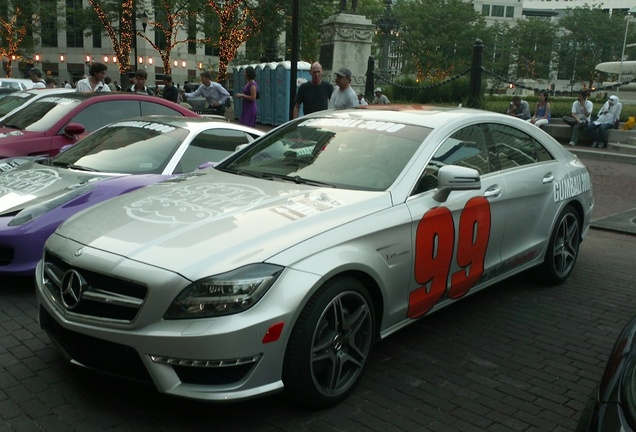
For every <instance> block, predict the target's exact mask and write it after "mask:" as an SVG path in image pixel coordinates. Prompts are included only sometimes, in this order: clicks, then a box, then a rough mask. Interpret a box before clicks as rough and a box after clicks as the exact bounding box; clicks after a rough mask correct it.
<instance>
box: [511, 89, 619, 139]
mask: <svg viewBox="0 0 636 432" xmlns="http://www.w3.org/2000/svg"><path fill="white" fill-rule="evenodd" d="M593 109H594V105H593V103H592V101H590V100H588V94H587V91H581V92H580V93H579V95H578V97H577V99H576V101H574V103H572V110H571V113H570V115H566V116H563V122H564V123H565V124H567V125H569V126H571V127H572V136H571V138H570V141H569V142H568V145H570V146H576V145H577V144H578V141H579V136H580V133H581V131H582V130H587V132H588V134H589V135H590V137H591V138H592V140H593V142H592V147H596V148H605V147H607V139H608V130H609V129H613V128H616V127H617V123H618V121H619V119H620V115H621V109H622V105H621V103H620V102H619V100H618V96H615V95H612V96H610V97H609V98H608V100H607V101H606V102H605V103H604V104H603V106H602V107H601V109H600V110H599V112H598V116H597V118H596V120H594V121H592V110H593ZM507 114H508V115H511V116H514V117H517V118H520V119H521V120H526V121H528V122H530V123H532V124H534V125H535V126H543V125H546V124H548V123H549V121H550V117H551V112H550V103H549V102H548V93H547V92H541V93H539V101H538V102H537V105H536V108H535V111H534V116H532V117H530V106H529V105H528V102H526V101H525V100H522V99H521V97H519V96H513V97H512V102H510V107H509V108H508V111H507Z"/></svg>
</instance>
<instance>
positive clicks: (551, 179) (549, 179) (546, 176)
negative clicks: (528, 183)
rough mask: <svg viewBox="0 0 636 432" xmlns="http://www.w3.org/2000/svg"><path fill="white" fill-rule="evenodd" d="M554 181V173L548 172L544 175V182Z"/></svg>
mask: <svg viewBox="0 0 636 432" xmlns="http://www.w3.org/2000/svg"><path fill="white" fill-rule="evenodd" d="M553 181H554V174H552V173H548V174H546V175H545V177H543V184H547V183H552V182H553Z"/></svg>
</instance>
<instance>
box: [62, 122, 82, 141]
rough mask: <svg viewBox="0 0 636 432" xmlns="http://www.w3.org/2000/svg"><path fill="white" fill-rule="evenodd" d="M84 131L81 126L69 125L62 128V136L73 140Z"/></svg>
mask: <svg viewBox="0 0 636 432" xmlns="http://www.w3.org/2000/svg"><path fill="white" fill-rule="evenodd" d="M84 131H86V128H85V127H84V126H83V125H81V124H79V123H69V124H67V125H66V127H65V128H64V135H66V136H67V137H69V138H74V137H77V136H78V135H81V134H83V133H84Z"/></svg>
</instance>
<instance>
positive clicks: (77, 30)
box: [66, 0, 84, 48]
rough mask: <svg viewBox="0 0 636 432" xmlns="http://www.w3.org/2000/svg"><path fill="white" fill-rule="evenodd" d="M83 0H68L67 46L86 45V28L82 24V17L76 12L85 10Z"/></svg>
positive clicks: (80, 46)
mask: <svg viewBox="0 0 636 432" xmlns="http://www.w3.org/2000/svg"><path fill="white" fill-rule="evenodd" d="M83 8H84V7H83V6H82V0H66V27H67V30H66V46H67V47H69V48H82V47H83V46H84V29H83V27H82V26H81V24H80V22H79V21H80V17H79V16H76V13H77V14H78V13H81V11H82V10H83Z"/></svg>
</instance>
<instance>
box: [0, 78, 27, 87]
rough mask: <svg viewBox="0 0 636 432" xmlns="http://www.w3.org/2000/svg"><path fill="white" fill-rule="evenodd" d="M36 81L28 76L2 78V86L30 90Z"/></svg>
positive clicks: (0, 80)
mask: <svg viewBox="0 0 636 432" xmlns="http://www.w3.org/2000/svg"><path fill="white" fill-rule="evenodd" d="M34 84H35V83H34V82H33V81H31V80H30V79H26V78H0V87H8V88H12V89H15V90H29V89H31V88H33V85H34Z"/></svg>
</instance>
